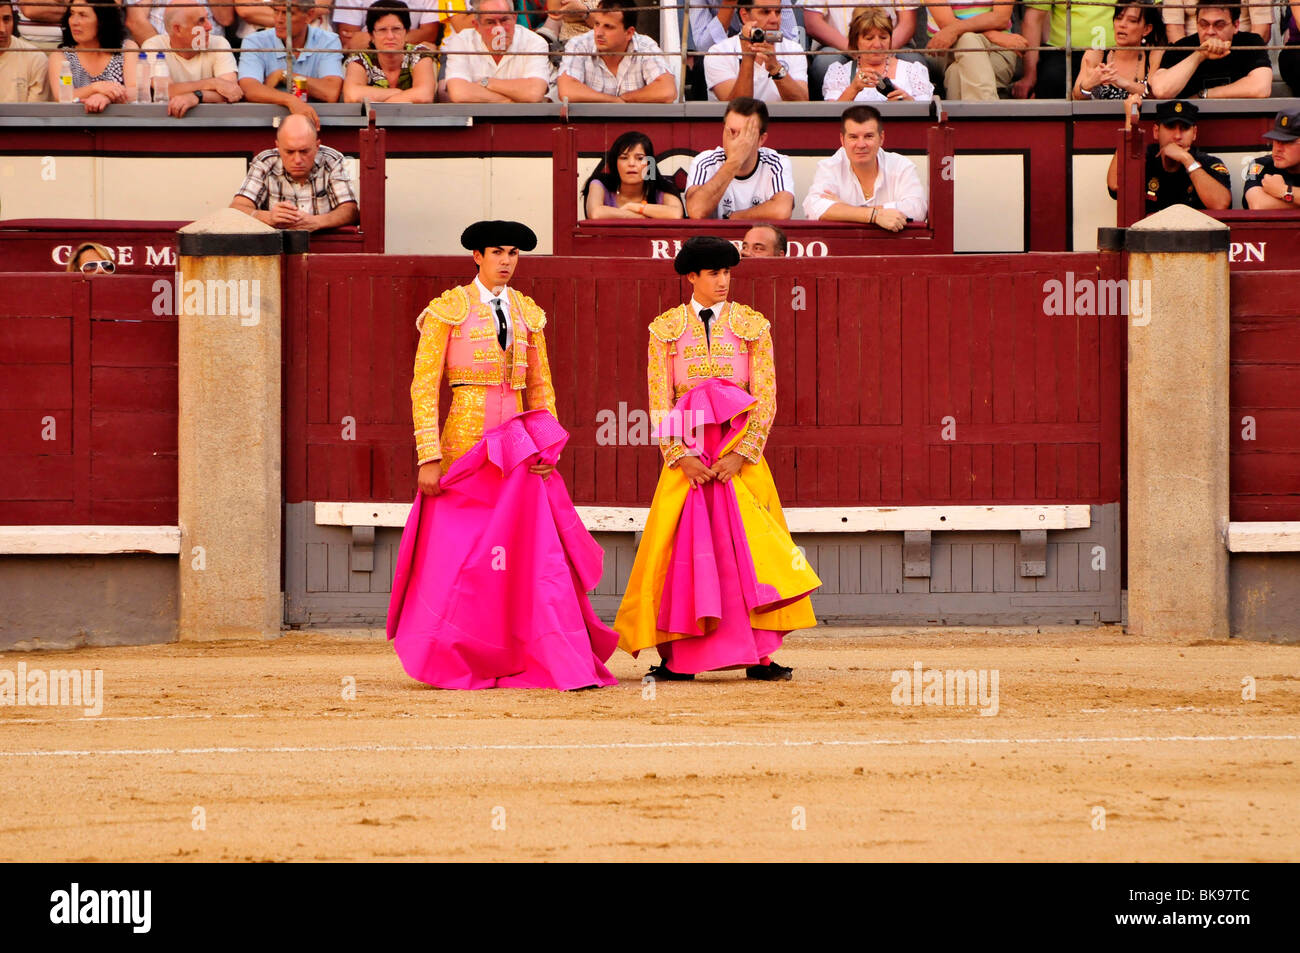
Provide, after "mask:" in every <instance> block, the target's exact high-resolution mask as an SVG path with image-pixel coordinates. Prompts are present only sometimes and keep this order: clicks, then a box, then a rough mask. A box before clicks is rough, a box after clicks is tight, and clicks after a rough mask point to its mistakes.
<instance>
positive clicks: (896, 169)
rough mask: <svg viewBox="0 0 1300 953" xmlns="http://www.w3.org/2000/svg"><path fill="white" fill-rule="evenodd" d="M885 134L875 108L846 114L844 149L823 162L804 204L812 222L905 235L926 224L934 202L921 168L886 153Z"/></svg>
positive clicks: (842, 131)
mask: <svg viewBox="0 0 1300 953" xmlns="http://www.w3.org/2000/svg"><path fill="white" fill-rule="evenodd" d="M884 144H885V130H884V124H883V123H882V122H881V119H880V112H879V111H878V110H877V109H876V108H875V107H874V106H863V105H860V104H859V105H855V106H850V107H849V108H848V109H846V110H844V112H843V114H841V116H840V148H839V149H837V150H836V152H835V154H834V155H833V156H831V157H830V158H829V159H822V161H821V162H819V163H817V174H816V175H815V176H814V177H813V184H812V186H811V187H810V188H809V189H808V195H807V196H806V197H805V198H804V200H803V212H804V215H806V216H807V217H808V218H809V219H811V220H813V221H816V220H818V219H822V220H825V221H827V222H857V223H859V224H861V225H875V226H877V227H879V228H883V229H885V230H886V231H890V232H898V231H902V229H903V226H904V225H906V224H907V223H908V221H909V220H910V221H913V222H924V221H925V215H926V212H927V211H928V207H929V203H928V202H927V201H926V198H925V186H924V185H922V184H921V177H920V176H919V175H917V174H916V166H914V165H913V164H912V161H911V160H910V159H908V158H907V157H906V156H901V155H899V154H898V153H896V152H886V151H885V150H884V148H883V147H884Z"/></svg>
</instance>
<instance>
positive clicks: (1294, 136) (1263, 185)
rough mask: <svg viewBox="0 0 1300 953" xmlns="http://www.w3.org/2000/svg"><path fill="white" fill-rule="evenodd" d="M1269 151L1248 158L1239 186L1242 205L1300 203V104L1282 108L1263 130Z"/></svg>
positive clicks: (1292, 206)
mask: <svg viewBox="0 0 1300 953" xmlns="http://www.w3.org/2000/svg"><path fill="white" fill-rule="evenodd" d="M1264 138H1265V139H1271V140H1273V151H1272V153H1271V154H1269V155H1266V156H1260V157H1259V158H1258V159H1255V160H1254V161H1253V162H1251V164H1250V167H1249V168H1248V169H1247V170H1246V184H1245V186H1244V187H1243V188H1242V193H1241V205H1242V207H1243V208H1259V209H1268V208H1295V207H1296V206H1297V205H1300V201H1298V200H1300V107H1294V106H1293V107H1292V108H1290V109H1283V110H1282V111H1281V112H1280V113H1278V114H1277V115H1276V116H1274V117H1273V128H1272V129H1270V130H1269V131H1268V132H1266V133H1264Z"/></svg>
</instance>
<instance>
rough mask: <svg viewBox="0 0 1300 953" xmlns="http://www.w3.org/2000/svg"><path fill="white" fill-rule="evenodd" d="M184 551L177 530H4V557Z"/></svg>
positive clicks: (0, 550)
mask: <svg viewBox="0 0 1300 953" xmlns="http://www.w3.org/2000/svg"><path fill="white" fill-rule="evenodd" d="M180 551H181V531H180V527H177V526H0V555H7V556H58V555H78V556H90V555H104V556H108V555H115V554H121V553H156V554H161V555H176V554H179V553H180Z"/></svg>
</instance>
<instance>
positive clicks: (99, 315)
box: [0, 274, 177, 525]
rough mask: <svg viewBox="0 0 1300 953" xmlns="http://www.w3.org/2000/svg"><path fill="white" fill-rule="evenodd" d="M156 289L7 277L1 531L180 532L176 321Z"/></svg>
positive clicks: (1, 364)
mask: <svg viewBox="0 0 1300 953" xmlns="http://www.w3.org/2000/svg"><path fill="white" fill-rule="evenodd" d="M153 280H154V279H153V278H150V277H147V276H125V275H116V276H113V277H101V278H94V279H89V278H83V277H82V276H80V275H48V274H42V275H14V274H7V275H5V276H4V287H5V288H6V294H5V295H4V296H3V297H2V298H0V473H3V474H4V478H3V479H0V524H4V523H12V524H30V523H51V524H92V523H100V524H145V525H152V524H167V525H170V524H174V523H175V522H176V401H177V392H176V319H175V318H174V317H172V316H170V315H155V314H154V313H153V311H152V308H151V302H152V301H153V298H154V294H153V291H152V282H153Z"/></svg>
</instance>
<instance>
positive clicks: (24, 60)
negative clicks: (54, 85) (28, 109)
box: [0, 0, 49, 103]
mask: <svg viewBox="0 0 1300 953" xmlns="http://www.w3.org/2000/svg"><path fill="white" fill-rule="evenodd" d="M16 23H17V17H16V15H15V11H14V5H13V0H0V103H42V102H45V101H46V100H47V99H49V82H48V78H47V63H46V56H45V53H43V52H42V51H40V50H38V49H37V48H36V47H35V46H34V45H33V44H31V43H29V42H28V41H27V40H24V39H23V38H22V37H20V36H15V35H14V27H15V25H16Z"/></svg>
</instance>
